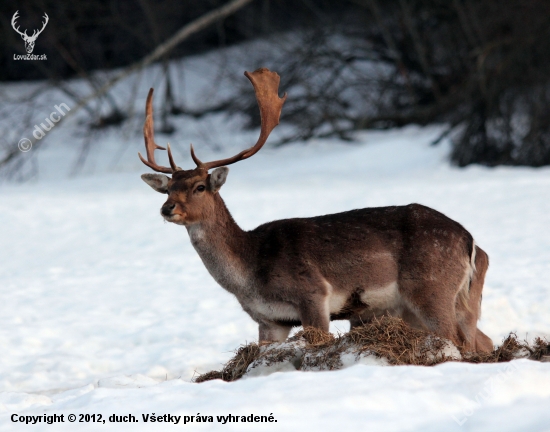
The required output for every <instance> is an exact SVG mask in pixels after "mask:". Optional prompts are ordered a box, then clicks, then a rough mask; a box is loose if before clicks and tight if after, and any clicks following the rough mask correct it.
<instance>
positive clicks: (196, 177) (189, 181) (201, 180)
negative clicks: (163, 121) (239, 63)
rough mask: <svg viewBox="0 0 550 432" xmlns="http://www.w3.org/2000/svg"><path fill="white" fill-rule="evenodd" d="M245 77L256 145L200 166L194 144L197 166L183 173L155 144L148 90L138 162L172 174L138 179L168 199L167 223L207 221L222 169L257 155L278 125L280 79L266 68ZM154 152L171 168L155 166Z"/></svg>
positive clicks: (281, 101) (223, 175)
mask: <svg viewBox="0 0 550 432" xmlns="http://www.w3.org/2000/svg"><path fill="white" fill-rule="evenodd" d="M244 74H245V76H246V77H247V78H248V79H249V80H250V82H251V83H252V85H253V87H254V91H255V93H256V100H257V102H258V105H259V108H260V116H261V131H260V137H259V138H258V141H257V142H256V144H255V145H254V146H252V147H251V148H248V149H246V150H243V151H242V152H240V153H239V154H237V155H235V156H233V157H230V158H227V159H220V160H216V161H212V162H202V161H201V160H200V159H199V158H198V157H197V156H196V154H195V151H194V149H193V144H191V157H192V158H193V161H194V162H195V164H196V165H197V166H196V168H194V169H190V170H184V169H182V168H180V167H178V166H177V165H176V163H175V162H174V158H173V157H172V152H171V150H170V144H168V145H167V149H165V148H164V147H161V146H159V145H157V144H156V143H155V138H154V127H153V89H151V90H149V95H148V96H147V103H146V109H145V115H146V117H145V124H144V126H143V135H144V137H145V149H146V152H147V159H144V158H143V156H141V154H140V153H138V155H139V158H140V159H141V161H142V162H143V163H144V164H145V165H147V166H148V167H150V168H152V169H153V170H154V171H157V172H160V173H165V174H171V175H172V177H171V178H170V177H168V176H166V175H164V174H143V175H142V176H141V178H142V179H143V181H145V183H147V184H148V185H149V186H151V187H152V188H153V189H154V190H156V191H157V192H160V193H164V194H168V199H167V200H166V202H165V203H164V205H163V206H162V208H161V215H162V216H163V217H164V219H166V220H167V221H168V222H173V223H176V224H178V225H186V226H189V225H192V224H194V223H197V222H200V221H201V220H204V219H207V218H208V217H209V215H211V214H212V213H213V211H214V207H215V205H216V204H215V200H214V196H215V195H216V194H217V193H218V191H219V190H220V188H221V187H222V185H223V184H224V183H225V180H226V178H227V174H228V172H229V169H228V168H227V167H226V166H225V165H230V164H233V163H235V162H238V161H240V160H244V159H248V158H249V157H251V156H253V155H254V154H256V153H257V152H258V151H259V150H260V149H261V148H262V147H263V145H264V144H265V142H266V141H267V138H268V137H269V134H270V133H271V131H272V130H273V129H274V128H275V126H277V125H278V124H279V117H280V115H281V109H282V107H283V104H284V102H285V100H286V93H285V94H284V95H283V97H282V98H281V97H279V95H278V89H279V81H280V78H279V75H278V74H277V73H275V72H270V71H269V70H268V69H266V68H262V69H258V70H256V71H254V72H252V73H250V72H245V73H244ZM157 149H159V150H168V160H169V161H170V167H164V166H160V165H158V164H157V163H156V161H155V156H154V152H155V150H157ZM214 168H215V169H214ZM211 169H214V171H212V173H211V174H209V173H208V171H209V170H211Z"/></svg>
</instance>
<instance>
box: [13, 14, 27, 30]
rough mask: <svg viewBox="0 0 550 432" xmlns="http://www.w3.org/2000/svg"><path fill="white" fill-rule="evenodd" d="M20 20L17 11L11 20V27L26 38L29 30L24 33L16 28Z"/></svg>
mask: <svg viewBox="0 0 550 432" xmlns="http://www.w3.org/2000/svg"><path fill="white" fill-rule="evenodd" d="M18 18H19V11H15V13H14V14H13V17H12V18H11V26H12V27H13V29H14V30H15V31H16V32H17V33H19V34H20V35H21V36H23V35H25V36H26V35H27V30H25V33H22V32H21V31H19V26H17V28H15V26H16V25H17V23H16V21H17V19H18Z"/></svg>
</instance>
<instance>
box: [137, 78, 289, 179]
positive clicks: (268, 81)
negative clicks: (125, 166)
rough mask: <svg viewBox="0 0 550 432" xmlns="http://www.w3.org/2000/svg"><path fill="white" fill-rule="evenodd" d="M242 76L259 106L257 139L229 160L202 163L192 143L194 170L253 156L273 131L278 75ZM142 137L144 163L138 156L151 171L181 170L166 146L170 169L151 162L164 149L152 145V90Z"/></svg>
mask: <svg viewBox="0 0 550 432" xmlns="http://www.w3.org/2000/svg"><path fill="white" fill-rule="evenodd" d="M244 74H245V76H246V77H247V78H248V79H249V80H250V82H251V83H252V85H253V86H254V91H255V93H256V100H257V101H258V106H259V107H260V117H261V121H262V127H261V131H260V137H259V138H258V141H257V142H256V144H254V146H252V147H250V148H249V149H246V150H243V151H242V152H240V153H239V154H237V155H235V156H233V157H230V158H227V159H220V160H216V161H212V162H206V163H205V162H201V161H200V159H199V158H198V157H197V156H196V155H195V151H194V149H193V144H191V157H192V158H193V160H194V161H195V163H196V164H197V168H201V169H205V170H209V169H212V168H217V167H220V166H222V165H230V164H232V163H235V162H238V161H240V160H243V159H248V158H249V157H250V156H253V155H255V154H256V153H257V152H258V151H260V149H261V148H262V147H263V145H264V144H265V142H266V141H267V138H268V137H269V134H270V133H271V131H272V130H273V129H274V128H275V126H277V125H278V124H279V117H280V116H281V110H282V108H283V104H284V103H285V100H286V93H285V94H284V95H283V97H282V98H281V97H279V82H280V77H279V75H278V74H277V73H276V72H271V71H269V69H266V68H261V69H257V70H255V71H254V72H252V73H250V72H245V73H244ZM143 136H144V137H145V149H146V151H147V160H145V159H144V158H143V156H141V153H139V152H138V155H139V158H140V159H141V161H142V162H143V163H144V164H145V165H147V166H148V167H150V168H152V169H154V170H155V171H158V172H162V173H165V174H172V173H174V172H176V171H179V170H181V168H179V167H178V166H176V164H175V162H174V159H173V157H172V152H171V151H170V144H168V146H167V147H168V159H169V160H170V166H171V168H168V167H163V166H160V165H158V164H157V163H156V162H155V154H154V153H155V150H157V149H159V150H166V149H165V148H164V147H161V146H159V145H158V144H156V143H155V134H154V129H153V89H151V90H149V95H148V96H147V104H146V108H145V124H144V125H143Z"/></svg>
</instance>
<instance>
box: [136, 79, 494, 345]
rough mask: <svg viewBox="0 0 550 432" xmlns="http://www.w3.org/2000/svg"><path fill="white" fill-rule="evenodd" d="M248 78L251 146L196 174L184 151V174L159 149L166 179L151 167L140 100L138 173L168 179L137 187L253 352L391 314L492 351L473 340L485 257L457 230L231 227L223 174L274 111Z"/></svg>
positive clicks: (434, 226)
mask: <svg viewBox="0 0 550 432" xmlns="http://www.w3.org/2000/svg"><path fill="white" fill-rule="evenodd" d="M247 77H249V79H250V80H251V81H252V83H253V84H254V88H255V90H256V95H257V98H258V101H259V104H260V111H261V113H262V133H261V136H260V139H259V140H258V143H257V144H256V145H255V146H254V147H253V148H251V149H248V150H245V151H243V152H241V153H240V154H239V155H237V156H236V157H233V158H230V159H226V160H222V161H215V162H210V163H206V164H204V163H202V162H200V160H198V158H196V156H195V155H194V152H193V150H192V156H193V159H194V160H195V162H196V163H197V168H195V169H193V170H182V169H180V168H178V167H176V165H175V163H174V161H173V159H172V155H171V152H170V148H169V147H168V155H169V159H170V165H171V168H167V167H160V166H158V165H157V164H156V162H155V160H154V156H153V151H154V149H155V148H159V146H157V145H156V144H154V141H153V140H152V137H153V132H152V106H151V99H152V91H151V92H150V94H149V98H148V102H147V112H148V116H147V120H146V125H145V127H144V133H145V137H146V146H147V150H148V160H147V161H145V159H143V158H142V161H143V162H144V163H146V164H147V165H148V166H151V167H152V168H153V169H155V170H156V171H161V172H166V173H171V174H172V178H169V177H167V176H164V175H162V174H144V175H143V176H142V178H143V179H144V181H145V182H147V183H148V184H149V185H150V186H151V187H153V189H155V190H157V191H158V192H161V193H166V194H168V199H167V201H166V202H165V204H164V205H163V206H162V209H161V214H162V216H163V217H164V218H165V219H166V220H167V221H169V222H173V223H176V224H179V225H184V226H185V227H186V228H187V231H188V233H189V237H190V239H191V243H192V244H193V247H194V248H195V250H196V251H197V252H198V254H199V256H200V258H201V259H202V261H203V263H204V265H205V266H206V268H207V269H208V271H209V273H210V274H211V275H212V277H213V278H214V279H215V280H216V281H217V282H218V283H219V284H220V285H221V286H222V287H223V288H225V289H226V290H227V291H229V292H230V293H232V294H234V295H235V296H236V298H237V299H238V301H239V302H240V304H241V306H242V307H243V309H244V310H245V311H246V312H247V313H248V314H249V315H250V317H251V318H252V319H253V320H254V321H256V322H257V323H258V326H259V340H260V341H279V342H282V341H284V340H285V339H286V337H287V336H288V334H289V332H290V330H291V328H292V327H293V326H296V325H303V326H314V327H317V328H319V329H322V330H325V331H328V329H329V322H330V320H331V319H347V320H349V321H350V324H351V326H352V327H354V326H358V325H361V324H362V323H364V322H368V321H369V320H371V319H372V318H374V317H376V316H380V315H382V314H391V315H394V316H399V317H401V318H403V320H404V321H405V322H407V323H408V324H409V325H410V326H412V327H416V328H423V329H428V330H430V331H432V332H434V333H436V334H438V335H440V336H443V337H446V338H448V339H450V340H452V341H453V342H454V343H456V344H459V345H463V346H465V347H466V348H467V349H470V350H477V351H490V350H492V342H491V340H490V339H489V338H488V337H487V336H485V335H484V334H483V333H482V332H481V331H480V330H479V329H477V320H478V318H479V315H480V303H481V291H482V288H483V281H484V277H485V272H486V270H487V267H488V258H487V255H486V254H485V252H483V251H482V250H481V249H480V248H479V247H477V246H476V245H475V243H474V240H473V238H472V236H471V235H470V233H469V232H468V231H467V230H466V229H465V228H463V227H462V226H461V225H460V224H458V223H457V222H455V221H453V220H451V219H449V218H448V217H446V216H445V215H443V214H441V213H439V212H437V211H436V210H433V209H431V208H428V207H425V206H422V205H419V204H410V205H408V206H393V207H380V208H366V209H361V210H352V211H348V212H344V213H338V214H332V215H325V216H318V217H312V218H296V219H285V220H278V221H274V222H269V223H266V224H263V225H260V226H259V227H257V228H256V229H254V230H251V231H243V230H242V229H241V228H240V227H239V226H238V225H237V223H236V222H235V221H234V220H233V218H232V216H231V214H230V213H229V210H228V209H227V207H226V206H225V203H224V202H223V200H222V198H221V197H220V194H219V190H220V188H221V186H222V185H223V184H224V183H225V180H226V177H227V174H228V171H229V170H228V168H227V167H225V166H222V165H225V164H229V163H233V162H236V161H237V160H241V159H245V158H248V157H250V156H252V155H253V154H254V153H255V152H257V151H258V150H259V149H260V148H261V146H262V145H263V143H264V142H265V140H266V139H267V136H268V135H269V132H270V131H271V129H273V127H275V126H276V124H277V123H278V115H279V113H280V108H281V107H282V103H280V106H279V108H278V112H275V114H276V119H275V120H276V121H275V120H274V117H275V115H274V114H270V112H269V108H270V106H271V105H272V104H273V103H276V102H279V101H278V100H279V98H278V96H277V93H276V89H277V87H278V76H277V75H276V74H273V73H272V72H269V71H267V70H266V69H260V70H258V71H256V72H254V73H253V74H248V75H247ZM274 81H276V84H277V85H276V86H273V83H274ZM266 87H271V92H269V91H267V90H269V89H266ZM273 87H274V88H275V93H274V95H275V96H274V95H273ZM274 97H276V100H275V102H273V98H274ZM266 100H268V101H270V100H271V104H269V103H267V102H266ZM283 101H284V99H283ZM266 105H267V108H266ZM266 124H270V126H269V127H266V126H265V125H266ZM153 146H156V147H153ZM140 157H141V155H140ZM211 168H216V169H215V170H214V171H213V172H212V173H211V174H209V173H208V170H209V169H211Z"/></svg>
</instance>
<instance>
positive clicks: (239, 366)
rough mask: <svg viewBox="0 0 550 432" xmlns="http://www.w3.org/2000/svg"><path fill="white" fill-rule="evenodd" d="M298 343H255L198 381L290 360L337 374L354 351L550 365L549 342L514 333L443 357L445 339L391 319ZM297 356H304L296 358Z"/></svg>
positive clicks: (393, 358) (414, 361)
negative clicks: (493, 344)
mask: <svg viewBox="0 0 550 432" xmlns="http://www.w3.org/2000/svg"><path fill="white" fill-rule="evenodd" d="M300 341H301V342H302V345H301V346H302V347H303V348H300V349H299V350H296V348H295V347H292V346H290V345H288V344H285V345H281V346H280V347H279V346H278V345H277V344H268V345H266V346H265V348H263V349H262V348H261V347H260V346H259V345H258V344H256V343H251V344H249V345H246V346H242V347H241V348H239V349H238V350H237V351H236V353H235V356H234V357H233V358H232V359H231V360H230V361H229V362H228V363H227V364H226V365H225V366H224V367H223V369H222V370H221V371H211V372H207V373H205V374H202V375H199V376H198V377H197V378H196V379H195V380H194V381H195V382H204V381H209V380H212V379H222V380H224V381H235V380H237V379H239V378H241V377H242V376H243V375H244V374H245V372H246V371H247V369H248V367H249V366H250V365H251V364H252V363H253V362H257V361H258V360H261V361H262V362H263V363H262V364H264V365H267V366H269V365H271V364H274V363H278V362H283V361H288V360H292V361H293V364H294V365H295V367H296V368H297V369H299V370H334V369H339V368H341V367H342V361H341V355H342V353H344V352H351V353H353V354H355V355H356V356H357V357H359V356H360V355H363V354H374V355H376V356H378V357H381V358H385V359H386V360H387V361H388V362H389V364H391V365H418V366H433V365H436V364H439V363H443V362H446V361H462V362H468V363H497V362H508V361H511V360H514V359H516V358H529V359H531V360H537V361H543V362H544V361H550V344H549V343H548V341H547V340H543V339H541V338H537V339H535V341H534V343H533V344H532V345H529V344H528V343H527V342H526V341H520V340H519V339H518V338H517V336H516V334H515V333H510V335H509V336H508V337H507V338H506V339H504V341H503V342H502V344H501V345H500V346H498V347H497V348H495V350H494V351H493V352H491V353H483V354H481V353H471V352H465V351H464V350H462V349H460V347H458V348H459V350H460V354H461V355H462V359H460V360H457V359H456V358H454V357H449V356H447V355H446V354H445V352H444V350H445V348H446V347H448V341H446V340H445V339H443V338H440V337H438V336H436V335H434V334H431V333H429V332H426V331H423V330H417V329H413V328H411V327H409V326H408V325H407V324H405V323H404V322H403V321H402V320H401V319H400V318H395V317H390V316H384V317H381V318H379V319H374V320H372V321H371V322H369V323H367V324H365V325H363V326H361V327H356V328H354V329H353V330H351V331H350V332H348V333H346V334H343V335H339V336H338V337H335V336H334V335H332V334H331V333H326V332H323V331H322V330H319V329H316V328H313V327H307V328H305V329H304V330H302V331H300V332H298V333H296V335H294V336H293V337H291V338H290V339H289V340H288V342H290V343H294V342H300ZM297 356H300V358H299V359H298V360H296V357H297Z"/></svg>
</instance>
